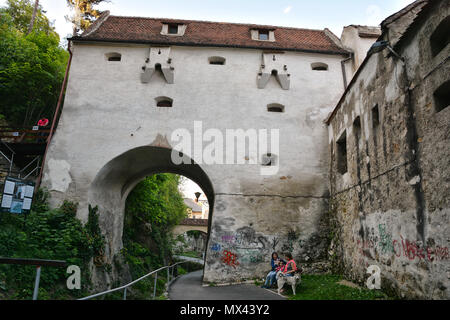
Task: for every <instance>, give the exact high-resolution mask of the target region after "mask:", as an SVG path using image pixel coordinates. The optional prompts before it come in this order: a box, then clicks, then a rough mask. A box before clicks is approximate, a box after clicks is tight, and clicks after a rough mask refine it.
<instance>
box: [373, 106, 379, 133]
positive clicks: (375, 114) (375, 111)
mask: <svg viewBox="0 0 450 320" xmlns="http://www.w3.org/2000/svg"><path fill="white" fill-rule="evenodd" d="M379 125H380V112H379V111H378V105H375V107H373V108H372V128H373V129H376V128H378V126H379Z"/></svg>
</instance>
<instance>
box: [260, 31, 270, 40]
mask: <svg viewBox="0 0 450 320" xmlns="http://www.w3.org/2000/svg"><path fill="white" fill-rule="evenodd" d="M258 39H259V40H269V31H268V30H259V34H258Z"/></svg>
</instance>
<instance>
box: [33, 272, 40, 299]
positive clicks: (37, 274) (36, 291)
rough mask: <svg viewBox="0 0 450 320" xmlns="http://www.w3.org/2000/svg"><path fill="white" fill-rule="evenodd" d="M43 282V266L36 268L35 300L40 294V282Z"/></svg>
mask: <svg viewBox="0 0 450 320" xmlns="http://www.w3.org/2000/svg"><path fill="white" fill-rule="evenodd" d="M40 280H41V266H37V267H36V280H35V281H34V291H33V300H37V297H38V293H39V281H40Z"/></svg>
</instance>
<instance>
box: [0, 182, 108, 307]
mask: <svg viewBox="0 0 450 320" xmlns="http://www.w3.org/2000/svg"><path fill="white" fill-rule="evenodd" d="M46 199H47V196H46V193H45V191H42V190H40V191H38V192H37V196H36V198H35V203H34V205H33V208H32V211H31V213H30V214H29V215H27V216H23V215H15V214H11V213H2V214H1V215H2V220H1V223H0V256H3V257H10V258H33V259H48V260H65V261H66V262H67V265H77V266H79V267H80V269H81V285H82V289H81V290H69V289H67V287H66V281H67V277H68V276H69V274H67V273H66V268H63V267H46V266H43V267H42V269H41V281H40V289H39V299H73V298H76V297H81V296H84V295H86V293H87V290H88V288H89V285H90V274H89V270H88V264H89V262H90V261H91V259H92V258H93V257H94V255H95V254H96V253H97V251H98V250H99V247H100V246H104V242H102V241H100V240H99V239H98V234H99V232H100V231H99V229H95V228H94V227H93V226H92V225H90V224H89V223H91V224H92V223H93V222H88V224H87V225H86V226H83V224H82V223H81V221H80V220H78V219H77V218H76V217H75V215H76V210H77V206H76V204H75V203H71V202H68V201H65V202H64V203H63V204H62V205H61V207H60V208H58V209H54V210H48V205H47V203H46ZM95 217H96V213H94V214H93V215H92V217H91V216H90V219H89V220H90V221H91V220H92V219H95ZM97 227H98V226H97ZM101 240H103V239H101ZM35 275H36V270H35V267H34V266H22V265H5V264H1V265H0V295H1V296H3V297H4V298H5V299H31V297H32V292H33V288H34V279H35Z"/></svg>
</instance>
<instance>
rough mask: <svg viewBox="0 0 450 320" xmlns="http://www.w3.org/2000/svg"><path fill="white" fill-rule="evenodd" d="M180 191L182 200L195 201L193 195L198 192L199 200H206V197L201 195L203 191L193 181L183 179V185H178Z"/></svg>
mask: <svg viewBox="0 0 450 320" xmlns="http://www.w3.org/2000/svg"><path fill="white" fill-rule="evenodd" d="M179 189H180V191H181V193H182V194H183V197H184V198H190V199H193V200H194V199H195V193H196V192H200V193H201V196H200V198H199V199H200V200H208V199H207V198H206V195H205V194H204V193H203V190H202V189H201V188H200V187H199V186H198V184H196V183H195V182H194V181H192V180H190V179H188V178H186V177H185V180H184V181H183V183H182V184H181V185H180V188H179Z"/></svg>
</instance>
